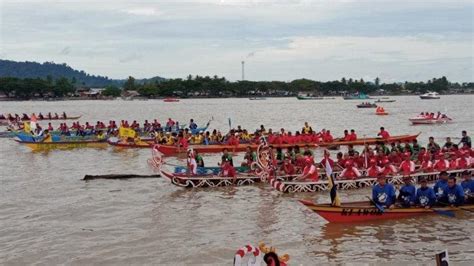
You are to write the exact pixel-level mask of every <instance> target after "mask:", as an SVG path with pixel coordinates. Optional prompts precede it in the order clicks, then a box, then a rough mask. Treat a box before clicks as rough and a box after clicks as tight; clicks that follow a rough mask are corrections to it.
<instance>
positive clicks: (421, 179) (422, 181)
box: [419, 176, 428, 183]
mask: <svg viewBox="0 0 474 266" xmlns="http://www.w3.org/2000/svg"><path fill="white" fill-rule="evenodd" d="M419 182H420V183H427V182H428V180H427V179H426V177H424V176H422V177H420V181H419Z"/></svg>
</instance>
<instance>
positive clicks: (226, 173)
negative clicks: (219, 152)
mask: <svg viewBox="0 0 474 266" xmlns="http://www.w3.org/2000/svg"><path fill="white" fill-rule="evenodd" d="M220 176H222V177H232V178H234V179H235V177H236V176H237V172H236V171H235V168H234V166H233V165H232V161H230V160H229V158H225V159H224V160H223V161H222V165H221V172H220Z"/></svg>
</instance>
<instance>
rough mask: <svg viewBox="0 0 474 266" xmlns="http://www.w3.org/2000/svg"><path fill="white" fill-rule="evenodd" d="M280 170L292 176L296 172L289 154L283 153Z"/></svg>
mask: <svg viewBox="0 0 474 266" xmlns="http://www.w3.org/2000/svg"><path fill="white" fill-rule="evenodd" d="M280 172H282V173H283V174H284V175H286V176H294V175H295V174H296V167H295V165H294V164H293V163H292V162H291V156H290V155H285V159H284V160H283V164H282V165H281V166H280Z"/></svg>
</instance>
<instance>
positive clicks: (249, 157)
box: [241, 146, 257, 167]
mask: <svg viewBox="0 0 474 266" xmlns="http://www.w3.org/2000/svg"><path fill="white" fill-rule="evenodd" d="M255 161H257V154H256V153H255V152H254V151H252V148H251V147H250V146H247V148H246V150H245V155H244V161H243V162H242V164H241V166H244V167H250V166H251V165H252V163H253V162H255Z"/></svg>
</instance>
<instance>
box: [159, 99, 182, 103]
mask: <svg viewBox="0 0 474 266" xmlns="http://www.w3.org/2000/svg"><path fill="white" fill-rule="evenodd" d="M163 102H165V103H175V102H179V99H178V98H164V99H163Z"/></svg>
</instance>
